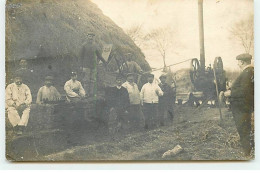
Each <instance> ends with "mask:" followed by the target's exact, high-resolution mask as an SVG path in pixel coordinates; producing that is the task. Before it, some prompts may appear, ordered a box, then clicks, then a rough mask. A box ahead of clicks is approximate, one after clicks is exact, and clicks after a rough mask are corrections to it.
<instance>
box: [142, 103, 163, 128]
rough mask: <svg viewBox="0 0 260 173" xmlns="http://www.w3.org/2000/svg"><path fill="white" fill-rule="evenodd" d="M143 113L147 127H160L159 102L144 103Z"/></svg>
mask: <svg viewBox="0 0 260 173" xmlns="http://www.w3.org/2000/svg"><path fill="white" fill-rule="evenodd" d="M143 113H144V120H145V128H146V129H151V128H156V127H158V125H159V124H158V122H159V121H158V103H144V104H143Z"/></svg>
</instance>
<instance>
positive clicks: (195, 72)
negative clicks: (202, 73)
mask: <svg viewBox="0 0 260 173" xmlns="http://www.w3.org/2000/svg"><path fill="white" fill-rule="evenodd" d="M199 69H200V64H199V60H198V59H197V58H194V59H192V60H191V64H190V79H191V82H192V83H194V82H195V81H196V80H197V79H198V77H199Z"/></svg>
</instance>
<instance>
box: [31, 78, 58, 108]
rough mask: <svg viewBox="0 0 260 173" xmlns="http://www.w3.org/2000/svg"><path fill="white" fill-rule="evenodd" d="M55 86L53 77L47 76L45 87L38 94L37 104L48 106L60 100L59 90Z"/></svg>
mask: <svg viewBox="0 0 260 173" xmlns="http://www.w3.org/2000/svg"><path fill="white" fill-rule="evenodd" d="M52 84H53V77H52V76H47V77H46V78H45V85H44V86H42V87H41V88H40V89H39V91H38V94H37V100H36V103H37V104H48V103H50V102H53V101H58V100H60V97H61V96H60V93H59V92H58V91H57V89H56V88H55V87H54V86H52Z"/></svg>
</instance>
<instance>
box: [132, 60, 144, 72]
mask: <svg viewBox="0 0 260 173" xmlns="http://www.w3.org/2000/svg"><path fill="white" fill-rule="evenodd" d="M134 66H135V69H136V71H138V73H141V72H142V71H143V70H142V68H141V67H140V66H139V65H138V64H137V63H136V62H134Z"/></svg>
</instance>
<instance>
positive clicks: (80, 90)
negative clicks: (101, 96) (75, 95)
mask: <svg viewBox="0 0 260 173" xmlns="http://www.w3.org/2000/svg"><path fill="white" fill-rule="evenodd" d="M79 95H80V96H81V97H84V96H85V95H86V92H85V90H84V88H83V87H82V85H81V83H80V82H79Z"/></svg>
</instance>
